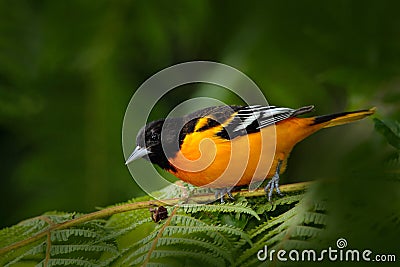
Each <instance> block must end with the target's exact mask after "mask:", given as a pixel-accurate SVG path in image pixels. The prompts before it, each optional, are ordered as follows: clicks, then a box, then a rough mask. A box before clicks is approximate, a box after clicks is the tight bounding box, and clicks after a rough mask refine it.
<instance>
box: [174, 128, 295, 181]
mask: <svg viewBox="0 0 400 267" xmlns="http://www.w3.org/2000/svg"><path fill="white" fill-rule="evenodd" d="M275 136H276V135H275V129H274V127H267V128H264V129H262V131H261V132H259V133H252V134H249V135H247V136H241V137H237V138H235V139H233V140H225V139H221V138H208V139H207V138H206V139H201V140H198V135H193V136H189V137H187V138H186V139H185V142H184V144H183V146H182V147H181V151H180V152H179V153H178V154H177V156H176V157H174V158H173V159H169V160H170V162H171V163H172V164H173V165H174V166H175V168H176V172H172V174H174V175H175V176H177V177H178V178H179V179H181V180H183V181H185V182H188V183H190V184H193V185H196V186H202V187H210V188H222V187H232V186H240V185H248V184H250V183H252V182H258V181H261V180H264V179H265V178H270V177H272V176H273V175H274V173H275V169H276V166H277V162H278V160H284V159H286V157H287V155H286V153H284V152H283V151H284V150H286V149H283V148H281V145H279V144H278V145H277V146H276V144H277V142H276V140H277V139H276V138H275ZM279 149H280V150H282V151H278V150H279ZM289 152H290V151H289ZM282 171H283V170H282Z"/></svg>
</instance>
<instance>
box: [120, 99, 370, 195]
mask: <svg viewBox="0 0 400 267" xmlns="http://www.w3.org/2000/svg"><path fill="white" fill-rule="evenodd" d="M313 109H314V106H305V107H301V108H298V109H291V108H284V107H276V106H259V105H254V106H216V107H209V108H205V109H201V110H198V111H196V112H194V113H191V114H189V115H186V116H184V117H179V118H168V119H161V120H157V121H153V122H150V123H148V124H146V125H145V126H144V127H143V128H142V129H141V130H140V131H139V133H138V135H137V138H136V144H137V147H136V149H135V150H134V151H133V153H132V154H131V155H130V156H129V158H128V159H127V160H126V164H129V163H130V162H132V161H134V160H136V159H138V158H142V157H144V158H145V159H147V160H150V161H151V162H152V163H154V164H157V165H159V166H160V167H161V168H163V169H165V170H166V171H168V172H170V173H172V174H173V175H175V176H176V177H178V178H179V179H181V180H183V181H185V182H188V183H190V184H193V185H195V186H203V187H210V188H216V189H217V193H216V198H217V197H221V202H223V196H224V195H225V194H228V196H229V197H230V198H233V197H232V195H231V193H230V191H231V189H232V188H233V187H234V186H243V185H250V184H252V183H255V182H260V181H263V180H264V179H265V178H271V180H270V181H269V182H268V184H267V186H266V187H265V191H266V193H267V194H268V199H269V200H270V199H271V196H272V193H273V191H274V189H275V190H276V192H277V193H278V194H279V195H281V193H280V190H279V175H280V174H282V173H283V172H284V171H285V169H286V165H287V159H288V156H289V154H290V152H291V150H292V149H293V147H294V146H295V145H296V144H297V143H298V142H299V141H301V140H303V139H304V138H306V137H307V136H309V135H311V134H312V133H314V132H316V131H318V130H320V129H322V128H327V127H332V126H336V125H341V124H345V123H349V122H352V121H356V120H360V119H362V118H364V117H366V116H369V115H371V114H373V113H374V112H375V108H372V109H369V110H359V111H353V112H342V113H336V114H330V115H323V116H317V117H311V118H298V117H297V116H298V115H301V114H305V113H308V112H310V111H312V110H313ZM273 125H275V127H272V126H273Z"/></svg>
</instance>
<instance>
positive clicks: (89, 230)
mask: <svg viewBox="0 0 400 267" xmlns="http://www.w3.org/2000/svg"><path fill="white" fill-rule="evenodd" d="M283 188H284V187H283ZM292 188H296V187H295V186H294V187H293V186H292ZM298 188H301V189H299V190H297V191H295V190H293V191H295V192H293V193H290V194H287V195H286V196H285V197H282V198H278V199H276V200H275V201H274V203H273V204H271V203H270V202H268V200H267V198H266V197H265V194H264V192H263V191H262V190H260V191H259V192H257V191H255V192H252V193H249V192H244V191H241V192H240V195H239V194H238V195H236V196H235V198H236V200H235V202H234V203H229V204H223V205H220V204H210V205H197V204H195V205H193V204H179V203H180V201H179V200H178V199H174V200H167V202H166V203H170V204H169V206H173V205H177V206H174V208H171V207H168V205H167V209H168V212H169V217H168V218H167V219H165V220H162V221H160V222H158V223H154V222H153V221H152V219H151V217H150V211H149V207H154V206H158V205H164V202H160V201H157V200H150V201H149V199H150V198H149V197H142V198H140V199H141V200H143V201H144V202H140V201H139V202H138V201H137V200H138V199H134V200H131V201H129V202H128V203H127V204H126V205H125V204H120V205H116V206H112V207H109V208H106V209H104V210H100V211H97V212H95V213H92V214H79V215H77V214H74V213H59V212H51V213H46V214H45V215H42V216H39V217H36V218H33V219H29V220H26V221H23V222H21V223H20V224H18V225H16V226H13V227H10V228H6V229H3V230H1V231H0V244H2V246H1V247H0V256H1V257H0V265H1V266H11V265H13V264H24V263H29V264H37V266H44V265H46V266H121V265H130V264H132V265H141V264H142V262H143V260H145V262H146V264H147V265H148V266H176V265H177V264H178V265H179V264H180V265H182V266H184V265H193V264H197V265H199V264H201V265H212V266H216V265H218V266H231V265H236V266H237V265H240V264H243V265H246V264H249V263H251V262H252V261H253V259H254V255H255V253H256V252H257V251H258V249H259V248H261V247H263V246H264V245H265V244H268V245H269V246H300V245H301V244H303V242H304V244H308V243H309V240H310V239H312V238H313V237H316V236H318V235H319V232H321V231H322V229H323V227H324V226H325V225H326V224H327V215H326V214H325V207H324V206H323V204H320V203H316V202H312V201H309V200H307V201H304V199H303V197H304V184H301V185H299V187H298ZM256 196H260V197H256ZM212 197H213V196H212V195H210V196H209V197H208V196H207V195H202V196H201V199H203V200H204V199H207V198H210V199H212ZM308 199H310V198H308ZM260 207H261V208H260Z"/></svg>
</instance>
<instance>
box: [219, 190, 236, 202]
mask: <svg viewBox="0 0 400 267" xmlns="http://www.w3.org/2000/svg"><path fill="white" fill-rule="evenodd" d="M231 190H232V187H224V188H217V189H215V199H220V200H221V203H225V201H224V196H225V194H227V195H228V197H229V198H230V199H232V200H235V198H234V197H233V196H232V193H231Z"/></svg>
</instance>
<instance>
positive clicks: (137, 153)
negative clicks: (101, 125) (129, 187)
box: [125, 146, 150, 165]
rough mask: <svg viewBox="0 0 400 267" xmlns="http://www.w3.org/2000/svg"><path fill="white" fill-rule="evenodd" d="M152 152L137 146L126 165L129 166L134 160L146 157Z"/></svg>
mask: <svg viewBox="0 0 400 267" xmlns="http://www.w3.org/2000/svg"><path fill="white" fill-rule="evenodd" d="M149 153H150V151H149V150H148V149H147V148H143V147H140V146H137V147H136V148H135V150H134V151H133V152H132V154H131V155H130V156H129V158H128V159H127V160H126V162H125V165H128V164H129V163H131V162H132V161H134V160H137V159H140V158H142V157H144V156H146V155H148V154H149Z"/></svg>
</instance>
